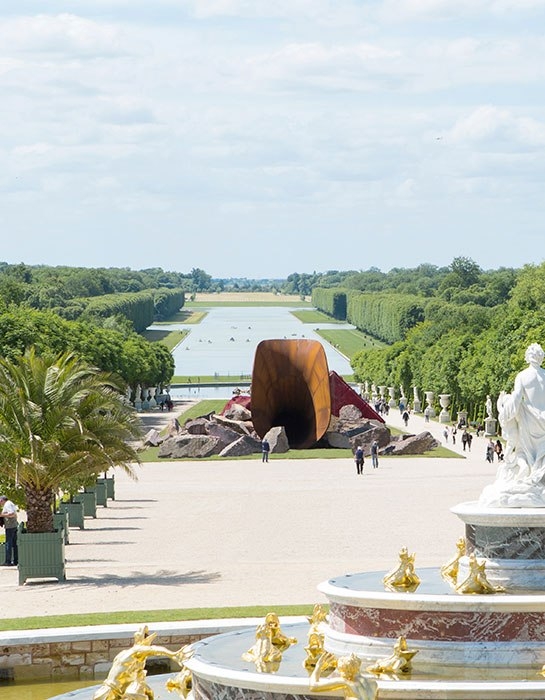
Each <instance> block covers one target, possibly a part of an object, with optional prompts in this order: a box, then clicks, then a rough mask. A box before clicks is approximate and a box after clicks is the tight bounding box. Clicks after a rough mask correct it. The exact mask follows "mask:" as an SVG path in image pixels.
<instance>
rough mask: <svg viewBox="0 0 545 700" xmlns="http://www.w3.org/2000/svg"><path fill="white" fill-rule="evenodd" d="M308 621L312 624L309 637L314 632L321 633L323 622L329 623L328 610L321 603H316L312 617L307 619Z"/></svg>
mask: <svg viewBox="0 0 545 700" xmlns="http://www.w3.org/2000/svg"><path fill="white" fill-rule="evenodd" d="M307 620H308V621H309V623H310V632H309V635H310V634H311V633H312V632H318V633H320V626H321V624H322V622H327V610H326V609H325V607H324V606H323V605H322V604H321V603H316V605H315V606H314V608H313V609H312V615H311V616H310V617H307Z"/></svg>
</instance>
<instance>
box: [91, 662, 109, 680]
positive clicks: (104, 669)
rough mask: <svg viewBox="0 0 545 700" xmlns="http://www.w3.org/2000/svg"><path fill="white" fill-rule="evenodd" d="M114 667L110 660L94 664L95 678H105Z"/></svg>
mask: <svg viewBox="0 0 545 700" xmlns="http://www.w3.org/2000/svg"><path fill="white" fill-rule="evenodd" d="M111 668H112V664H111V662H110V661H100V662H99V663H97V664H95V666H94V669H93V671H94V676H95V678H101V677H102V678H104V677H106V676H107V675H108V671H109V670H110V669H111Z"/></svg>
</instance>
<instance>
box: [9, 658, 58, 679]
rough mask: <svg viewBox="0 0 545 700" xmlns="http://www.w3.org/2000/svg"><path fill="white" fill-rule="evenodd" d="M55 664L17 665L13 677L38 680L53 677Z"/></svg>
mask: <svg viewBox="0 0 545 700" xmlns="http://www.w3.org/2000/svg"><path fill="white" fill-rule="evenodd" d="M52 675H53V664H52V663H51V662H50V663H49V664H31V665H30V666H15V668H14V669H13V677H14V679H15V680H16V681H37V680H44V679H45V678H51V677H52Z"/></svg>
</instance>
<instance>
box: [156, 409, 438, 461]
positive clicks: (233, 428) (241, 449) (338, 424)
mask: <svg viewBox="0 0 545 700" xmlns="http://www.w3.org/2000/svg"><path fill="white" fill-rule="evenodd" d="M150 432H151V431H150ZM148 435H149V434H148ZM147 437H148V436H146V438H147ZM149 437H150V438H151V439H150V440H148V442H149V444H151V443H152V440H153V444H158V442H157V440H158V435H153V436H149ZM266 437H267V440H268V442H269V445H270V448H271V450H270V451H271V452H272V453H273V454H274V453H276V454H278V453H283V452H287V451H288V450H289V443H288V438H287V436H286V431H285V430H284V428H282V427H275V428H271V429H270V430H269V432H268V433H267V436H266ZM374 440H377V442H378V444H379V452H380V454H394V455H403V454H422V453H423V452H426V451H427V450H430V449H432V448H433V447H436V446H437V445H438V442H437V441H436V440H435V439H434V438H433V437H432V435H431V434H430V433H429V432H427V431H426V432H424V433H421V434H420V435H400V436H395V437H392V435H391V433H390V430H389V429H388V428H387V427H386V426H385V425H384V424H383V423H380V422H379V421H373V420H368V419H366V418H363V417H362V414H361V411H360V410H359V409H358V408H356V406H352V405H348V406H343V407H342V408H341V409H340V411H339V416H338V417H336V416H333V417H332V419H331V422H330V425H329V429H328V431H327V432H326V434H325V435H324V437H323V438H322V439H321V440H320V442H319V443H318V446H319V447H336V448H346V449H351V450H353V451H354V450H355V449H356V447H357V446H358V445H361V446H362V447H363V450H364V453H365V454H366V455H369V454H370V451H371V443H372V442H373V441H374ZM145 441H146V439H145ZM260 452H261V439H260V438H259V436H258V435H257V433H256V432H255V430H254V427H253V424H252V414H251V412H250V410H248V409H247V408H245V407H244V406H241V405H239V404H233V405H231V406H230V407H229V408H228V410H227V411H226V412H225V414H224V415H218V414H216V413H210V414H208V415H205V416H201V417H200V418H194V419H190V420H188V421H187V422H186V423H185V425H184V426H183V427H180V426H179V425H177V424H175V423H173V425H172V426H171V428H170V430H169V436H168V437H167V438H165V439H164V440H162V441H161V442H160V445H159V457H163V458H167V459H178V458H181V457H188V458H191V459H198V458H200V457H210V456H211V455H219V456H220V457H241V456H243V455H251V454H257V453H260Z"/></svg>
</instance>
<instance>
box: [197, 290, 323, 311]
mask: <svg viewBox="0 0 545 700" xmlns="http://www.w3.org/2000/svg"><path fill="white" fill-rule="evenodd" d="M211 306H287V307H297V306H299V307H300V306H310V301H306V300H305V301H303V300H302V299H301V297H299V296H298V295H297V294H273V293H272V292H240V293H237V292H220V293H219V294H197V296H196V297H195V301H186V303H185V307H184V308H186V309H206V308H210V307H211Z"/></svg>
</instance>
